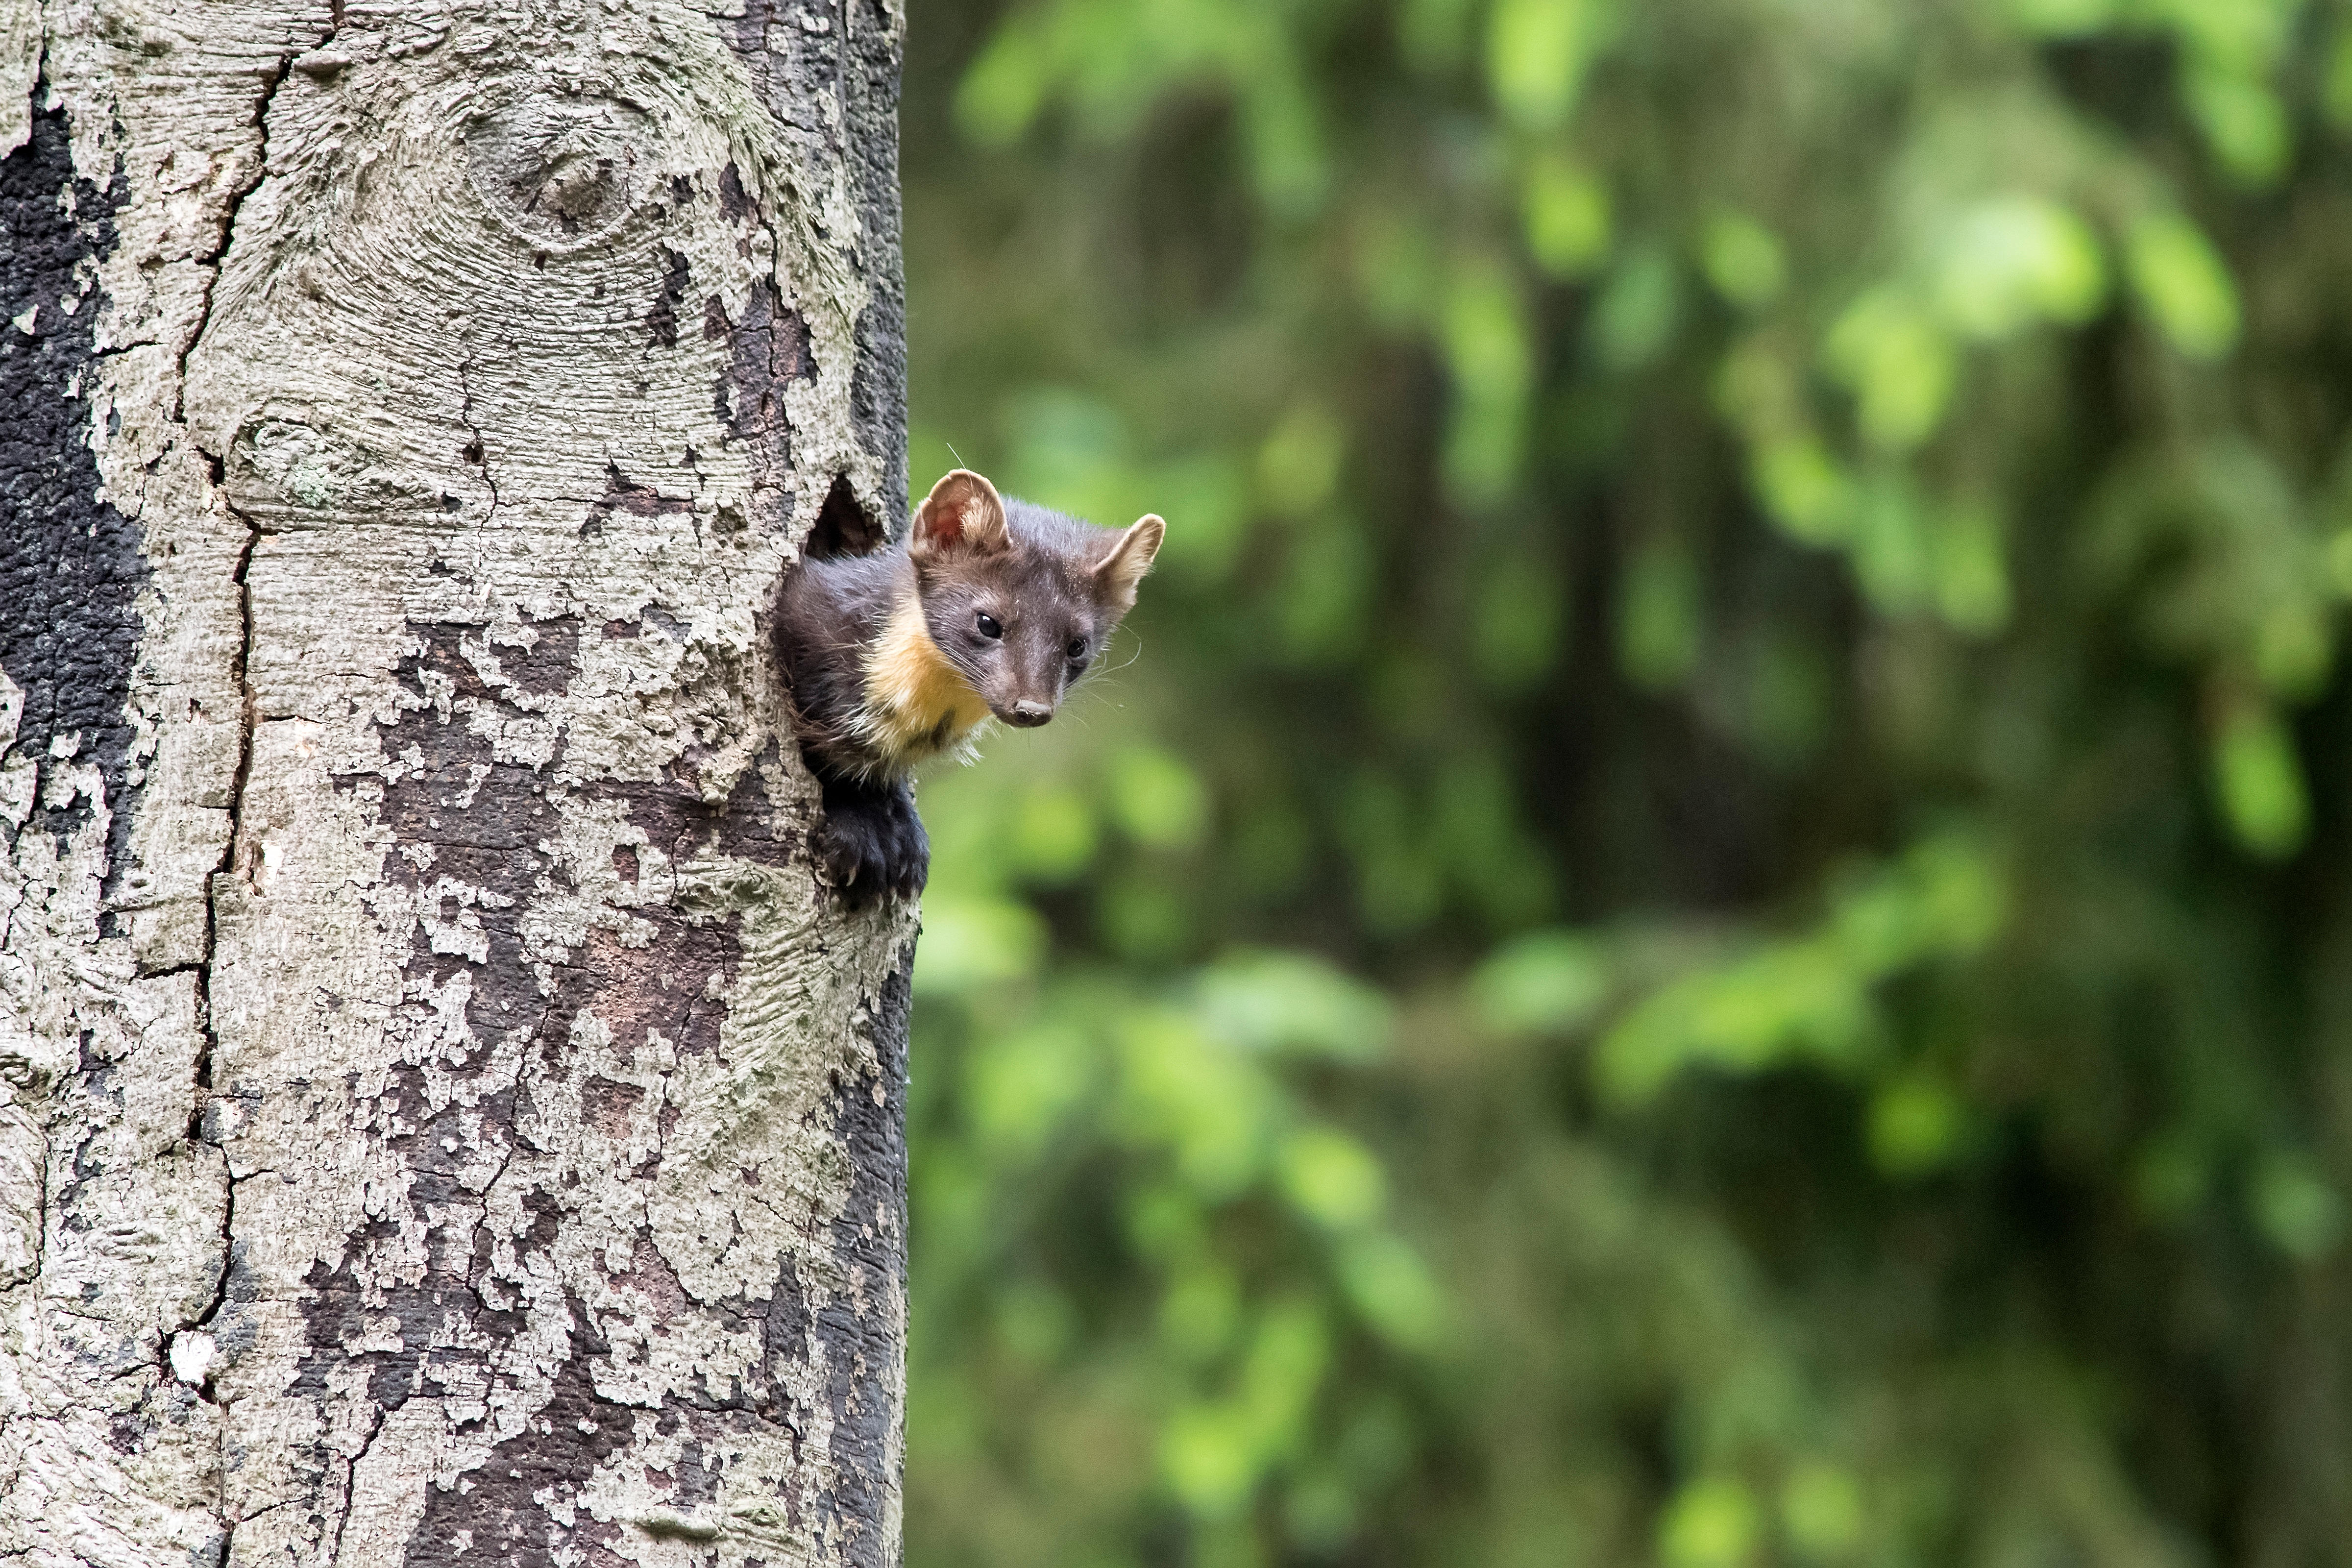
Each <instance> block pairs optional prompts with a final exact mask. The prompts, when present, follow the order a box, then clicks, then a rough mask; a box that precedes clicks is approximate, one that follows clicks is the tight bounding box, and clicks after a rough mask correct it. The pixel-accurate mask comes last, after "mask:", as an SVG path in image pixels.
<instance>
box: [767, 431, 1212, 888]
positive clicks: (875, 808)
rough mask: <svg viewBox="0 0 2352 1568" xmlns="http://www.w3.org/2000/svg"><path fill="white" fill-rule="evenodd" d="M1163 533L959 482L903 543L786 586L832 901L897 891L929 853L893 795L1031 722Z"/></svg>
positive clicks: (814, 567)
mask: <svg viewBox="0 0 2352 1568" xmlns="http://www.w3.org/2000/svg"><path fill="white" fill-rule="evenodd" d="M1165 534H1166V525H1165V524H1164V523H1162V522H1161V521H1160V519H1159V518H1157V517H1150V516H1147V517H1144V518H1142V519H1140V520H1139V521H1137V522H1136V523H1135V524H1134V525H1133V526H1132V527H1129V528H1128V529H1126V530H1124V531H1114V530H1111V529H1107V528H1096V527H1094V526H1092V525H1090V524H1087V523H1084V522H1080V521H1077V520H1076V519H1075V518H1070V517H1065V516H1063V515H1062V514H1061V513H1059V512H1055V511H1049V510H1046V509H1045V508H1044V507H1039V506H1032V505H1030V504H1028V503H1027V502H1024V501H1013V502H1010V503H1008V502H1007V501H1005V500H1004V499H1003V497H1001V496H999V495H998V494H997V492H996V487H995V486H993V485H992V484H990V483H989V482H988V480H987V479H984V478H982V476H980V475H979V474H975V473H972V472H971V471H970V470H968V469H963V468H958V469H957V470H955V471H954V472H953V473H950V474H949V475H948V476H947V477H946V478H945V479H941V480H940V482H939V483H938V484H937V485H935V486H934V487H932V489H931V493H930V494H929V496H927V497H925V498H924V500H923V503H922V505H921V506H920V507H919V508H918V509H916V513H915V519H914V523H913V526H912V527H911V528H910V529H909V530H908V537H907V539H906V540H905V542H902V543H900V544H898V546H896V547H894V548H892V549H890V550H888V551H886V552H880V553H878V554H876V555H870V556H862V557H857V558H853V559H848V560H833V561H814V562H810V563H805V564H804V565H803V566H802V567H801V568H800V570H798V571H797V572H795V573H793V574H792V576H791V577H790V578H788V579H787V580H786V583H785V585H784V592H783V598H782V603H781V605H779V607H778V615H777V620H776V627H777V630H776V642H777V652H778V656H779V662H780V663H781V664H782V668H783V672H784V677H785V680H786V682H787V685H788V687H789V689H790V694H791V698H792V703H793V715H794V720H795V724H796V729H797V731H798V734H799V738H800V742H801V749H802V752H803V755H804V756H805V757H806V758H807V759H808V762H809V765H810V767H811V769H812V770H813V771H814V773H816V775H817V777H818V780H819V781H820V782H821V783H823V784H824V786H825V812H826V818H827V821H826V826H825V830H824V844H823V845H822V846H821V847H822V849H823V851H824V858H825V859H826V862H827V864H828V866H829V867H830V868H832V869H833V871H834V873H835V878H836V879H837V880H839V881H840V883H841V884H842V886H843V887H844V888H845V889H858V890H859V891H858V893H857V894H856V896H861V897H862V896H865V895H866V894H867V893H869V892H870V891H872V890H874V889H877V888H882V887H887V889H890V890H893V891H898V892H912V891H915V890H917V889H920V887H921V886H922V882H923V879H924V875H925V866H926V865H927V863H928V858H929V847H928V846H927V845H926V844H925V842H924V839H923V833H922V826H921V823H920V822H919V820H917V819H916V818H915V816H914V802H913V797H912V795H911V794H909V793H908V788H907V783H906V781H907V776H908V772H909V771H910V770H911V769H912V768H913V767H914V766H915V764H917V763H920V762H922V761H924V760H926V759H927V758H929V757H932V756H936V755H939V754H940V753H941V752H950V751H955V750H959V749H963V750H965V751H966V752H967V754H968V751H969V745H970V742H971V741H972V740H973V738H974V737H975V736H976V735H977V734H978V733H979V731H980V730H981V728H982V726H983V725H984V724H986V723H987V722H988V721H989V720H990V718H991V717H992V716H993V717H994V718H997V719H1001V720H1003V721H1004V722H1006V723H1008V724H1013V725H1016V726H1021V727H1028V726H1034V725H1037V724H1042V723H1045V721H1048V720H1049V719H1051V718H1052V717H1053V715H1054V712H1055V710H1056V709H1057V708H1059V706H1060V705H1061V701H1062V699H1063V697H1064V696H1065V695H1066V694H1067V692H1068V690H1069V688H1070V687H1071V685H1072V684H1074V683H1075V682H1076V680H1077V679H1079V678H1080V677H1081V676H1083V675H1084V674H1085V673H1086V671H1087V669H1088V668H1091V667H1092V665H1093V663H1094V661H1095V660H1096V658H1097V657H1098V656H1099V655H1100V653H1101V651H1102V646H1103V642H1104V640H1105V639H1106V638H1108V637H1109V635H1110V633H1111V631H1112V629H1113V628H1114V627H1116V626H1118V622H1119V620H1120V618H1121V617H1122V616H1125V615H1126V614H1127V612H1128V611H1129V609H1130V608H1132V607H1133V606H1134V604H1135V594H1136V585H1137V584H1138V583H1139V582H1140V581H1141V580H1142V577H1143V574H1145V572H1147V571H1148V570H1150V565H1151V561H1152V557H1153V556H1154V555H1155V554H1157V553H1158V552H1159V549H1160V542H1161V540H1162V539H1163V538H1164V537H1165Z"/></svg>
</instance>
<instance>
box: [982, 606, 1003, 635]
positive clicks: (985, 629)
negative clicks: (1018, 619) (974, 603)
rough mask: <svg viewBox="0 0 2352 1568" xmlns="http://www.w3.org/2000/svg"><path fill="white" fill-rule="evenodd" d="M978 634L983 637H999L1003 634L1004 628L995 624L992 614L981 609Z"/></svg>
mask: <svg viewBox="0 0 2352 1568" xmlns="http://www.w3.org/2000/svg"><path fill="white" fill-rule="evenodd" d="M980 635H981V636H982V637H1003V635H1004V628H1003V626H999V625H998V624H997V620H996V617H995V616H992V615H990V614H989V613H988V612H987V611H986V610H982V611H981V612H980Z"/></svg>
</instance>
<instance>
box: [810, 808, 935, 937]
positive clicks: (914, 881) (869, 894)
mask: <svg viewBox="0 0 2352 1568" xmlns="http://www.w3.org/2000/svg"><path fill="white" fill-rule="evenodd" d="M814 847H815V849H816V853H817V858H818V862H819V863H820V864H821V865H822V866H823V867H824V869H825V871H826V872H827V874H828V875H830V876H831V877H832V879H833V882H834V885H835V887H836V888H837V889H840V892H841V900H842V902H843V903H845V904H846V905H848V906H849V907H850V908H851V909H863V908H866V907H868V906H870V905H872V904H874V903H877V902H878V901H879V900H881V899H882V898H883V897H884V896H885V895H886V894H896V895H898V897H899V898H902V899H905V898H912V897H914V896H915V895H916V894H917V893H919V892H921V891H922V890H923V884H924V883H925V882H926V881H928V880H929V877H930V869H931V844H930V839H929V836H927V835H926V834H925V833H924V832H923V819H922V818H921V817H919V816H917V815H916V814H915V795H914V792H913V791H912V790H910V789H908V787H907V786H906V785H905V784H892V785H885V786H880V787H877V786H874V785H858V784H849V783H846V782H835V781H832V780H827V781H825V792H824V825H823V826H821V827H819V828H818V830H817V834H816V841H815V846H814Z"/></svg>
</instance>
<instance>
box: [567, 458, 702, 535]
mask: <svg viewBox="0 0 2352 1568" xmlns="http://www.w3.org/2000/svg"><path fill="white" fill-rule="evenodd" d="M693 511H694V503H693V502H692V501H691V500H687V499H685V498H684V497H682V496H666V495H664V494H662V493H661V492H660V491H659V490H657V489H654V488H653V486H651V485H644V484H639V483H637V482H636V481H635V480H634V479H630V478H629V477H628V476H627V475H626V474H624V473H623V472H621V465H620V464H618V463H608V464H606V465H605V466H604V494H603V495H602V496H600V497H599V498H597V500H595V501H594V502H593V503H592V504H591V505H590V506H589V508H588V516H587V518H586V520H585V521H583V522H582V523H581V525H580V532H581V534H582V536H583V537H586V536H589V535H593V534H598V533H602V532H604V530H605V528H606V527H607V526H608V525H610V524H611V522H612V521H613V514H614V513H615V512H625V513H626V514H628V515H629V516H631V517H684V516H690V515H692V513H693Z"/></svg>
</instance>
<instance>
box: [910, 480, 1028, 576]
mask: <svg viewBox="0 0 2352 1568" xmlns="http://www.w3.org/2000/svg"><path fill="white" fill-rule="evenodd" d="M1008 542H1009V541H1008V539H1007V538H1006V535H1005V531H1004V498H1003V497H1002V496H1000V495H998V494H997V493H996V487H995V486H994V485H992V484H990V483H989V482H988V481H987V480H986V479H983V478H982V477H981V476H980V475H978V474H975V473H973V472H972V471H971V469H970V468H958V469H956V470H955V471H954V472H953V473H951V474H950V475H948V477H947V478H946V479H941V480H940V482H939V483H938V484H935V485H933V486H932V487H931V493H930V494H929V495H928V496H925V497H924V498H923V504H922V505H921V506H919V507H918V508H916V510H915V533H914V538H913V539H912V540H911V541H910V542H908V550H910V551H911V552H914V553H915V554H917V555H943V554H945V553H947V552H950V551H955V550H972V551H992V550H1002V549H1003V548H1004V547H1005V545H1006V544H1007V543H1008Z"/></svg>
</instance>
